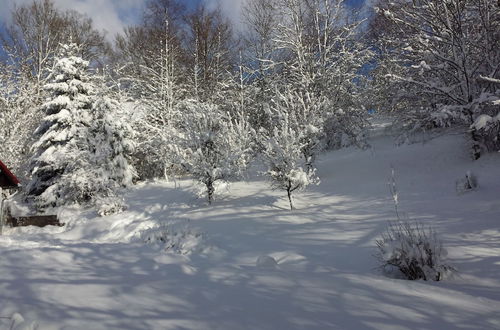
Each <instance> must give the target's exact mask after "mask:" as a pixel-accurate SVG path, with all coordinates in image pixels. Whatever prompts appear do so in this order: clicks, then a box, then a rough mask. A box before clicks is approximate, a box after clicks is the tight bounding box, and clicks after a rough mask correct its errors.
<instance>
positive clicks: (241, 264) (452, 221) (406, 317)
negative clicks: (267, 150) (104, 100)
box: [0, 126, 500, 330]
mask: <svg viewBox="0 0 500 330" xmlns="http://www.w3.org/2000/svg"><path fill="white" fill-rule="evenodd" d="M371 144H372V149H369V150H365V151H362V150H357V149H346V150H342V151H336V152H331V153H327V154H325V155H323V156H322V157H321V159H320V161H319V164H318V174H319V176H320V177H321V181H322V182H321V184H320V185H319V186H314V187H311V188H310V189H308V190H307V191H306V192H304V193H302V194H300V195H297V199H296V204H297V208H298V209H297V210H294V211H290V210H288V201H287V199H286V196H285V195H286V193H285V192H281V191H272V190H270V189H269V188H268V187H269V185H268V183H267V182H265V181H264V180H263V179H262V178H259V177H257V176H256V177H254V178H249V179H248V181H247V182H240V183H236V184H233V185H231V186H230V188H229V190H227V191H223V192H222V193H221V196H219V199H218V200H217V201H216V202H215V203H214V204H213V205H212V206H209V205H207V204H206V203H205V201H204V200H203V199H201V198H198V197H197V187H195V186H194V185H193V184H192V183H190V182H189V181H179V182H177V183H175V184H174V183H164V182H156V183H149V184H143V185H139V186H137V187H136V188H135V189H134V190H133V191H130V192H129V193H127V195H126V201H127V203H128V205H129V209H128V210H127V211H126V212H124V213H121V214H118V215H113V216H109V217H103V218H101V217H97V215H96V214H95V213H94V212H93V211H89V210H77V209H66V210H63V211H62V212H61V213H60V217H61V219H62V221H63V222H66V223H67V225H66V227H62V228H55V227H51V228H44V229H38V228H30V227H27V228H21V229H19V228H17V229H9V230H7V231H6V232H5V233H4V235H3V236H0V317H5V318H0V329H4V328H5V329H9V327H10V325H11V321H10V320H8V319H6V318H10V317H11V316H12V315H13V314H14V313H20V314H21V315H22V316H23V317H24V319H25V320H26V321H27V322H28V321H36V322H37V323H38V324H39V326H40V327H39V328H40V329H203V330H205V329H228V330H234V329H384V330H386V329H500V197H499V196H500V154H490V155H485V156H484V157H482V158H481V159H480V160H479V161H475V162H474V161H472V160H470V158H469V155H468V154H467V152H466V150H467V146H466V140H465V139H464V138H463V137H462V136H461V135H457V134H449V135H444V136H441V137H439V138H435V139H432V140H429V141H426V142H425V143H415V144H411V145H402V146H395V145H394V142H393V138H392V137H389V136H386V134H384V131H383V127H382V126H380V127H378V128H377V127H376V129H375V130H374V132H373V138H372V141H371ZM391 166H393V167H394V168H395V171H396V180H397V182H398V189H399V200H400V205H399V208H400V210H401V211H402V212H405V213H407V214H408V216H409V217H410V218H412V219H416V220H419V221H421V222H423V223H425V224H431V225H432V226H433V227H434V228H435V229H436V231H437V232H438V234H439V235H440V237H441V238H442V241H443V243H444V245H445V247H446V248H447V250H448V259H449V262H450V263H451V264H452V265H454V266H455V267H456V268H457V269H458V274H457V275H455V276H454V277H453V278H449V279H446V280H445V281H442V282H425V281H405V280H400V279H395V278H390V277H388V276H386V275H383V274H382V273H381V272H380V271H379V270H378V269H377V264H376V261H375V259H374V258H373V254H374V253H375V252H376V250H375V240H376V239H377V238H378V237H379V235H380V234H381V233H382V232H383V231H384V230H385V228H386V225H387V222H388V221H389V220H392V219H394V218H395V214H394V206H393V204H392V201H391V197H390V194H389V189H388V186H387V181H388V178H389V176H390V172H391ZM467 170H472V172H474V173H475V174H476V175H477V177H478V180H479V189H477V190H476V191H472V192H468V193H464V194H457V193H456V191H455V181H456V180H457V179H460V178H462V177H464V176H465V173H466V171H467ZM159 223H165V224H168V225H167V226H165V227H164V228H163V229H164V230H165V231H168V230H170V231H171V233H170V234H168V235H170V236H169V237H170V238H172V239H173V241H169V243H167V244H170V245H168V247H169V251H164V250H165V244H163V243H161V242H157V243H155V244H150V243H144V241H145V240H147V238H148V237H153V236H152V234H151V233H154V232H158V230H156V231H155V230H152V229H151V228H154V227H155V226H157V225H158V224H159ZM175 233H177V236H175ZM179 233H180V234H182V235H180V234H179ZM171 242H173V243H175V244H171ZM160 243H161V244H160ZM2 326H3V328H2Z"/></svg>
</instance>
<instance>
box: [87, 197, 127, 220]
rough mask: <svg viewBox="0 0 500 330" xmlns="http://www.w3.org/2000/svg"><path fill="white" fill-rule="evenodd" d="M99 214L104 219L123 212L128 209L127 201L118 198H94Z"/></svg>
mask: <svg viewBox="0 0 500 330" xmlns="http://www.w3.org/2000/svg"><path fill="white" fill-rule="evenodd" d="M93 203H94V204H95V207H96V210H97V213H98V214H99V215H100V216H101V217H103V216H106V215H110V214H116V213H120V212H123V211H125V210H126V209H127V205H126V204H125V200H124V199H123V198H121V197H118V196H109V197H102V196H97V197H95V198H94V201H93Z"/></svg>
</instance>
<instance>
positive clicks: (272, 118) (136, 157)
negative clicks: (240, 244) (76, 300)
mask: <svg viewBox="0 0 500 330" xmlns="http://www.w3.org/2000/svg"><path fill="white" fill-rule="evenodd" d="M242 19H243V24H244V26H245V28H244V29H243V32H241V31H236V30H235V28H234V26H233V25H232V23H231V21H230V20H229V19H228V18H227V17H225V16H224V15H223V14H222V11H221V10H220V9H215V10H211V9H208V8H207V7H205V6H203V5H200V6H198V7H197V8H195V9H193V10H188V9H187V8H186V7H185V6H183V4H182V1H178V0H149V1H147V3H146V6H145V8H144V12H143V13H142V20H141V21H140V23H138V24H136V25H134V26H129V27H127V28H126V29H125V31H124V33H123V34H122V35H119V36H116V38H115V40H114V42H113V43H112V44H111V43H110V42H109V41H108V40H109V39H107V38H106V36H105V35H104V34H103V32H101V31H98V30H96V29H95V28H94V27H93V25H92V20H91V18H88V17H85V16H84V15H81V14H78V13H76V12H74V11H61V10H59V9H58V8H57V7H56V6H55V5H54V3H53V2H52V1H51V0H34V1H33V2H32V3H30V4H26V5H23V6H19V7H16V8H15V9H14V10H13V11H12V19H11V23H10V25H9V26H8V27H6V29H5V33H4V34H3V35H2V37H1V39H0V42H1V45H2V49H3V52H4V56H3V58H2V61H1V63H0V85H1V86H2V91H1V92H0V123H1V126H0V136H2V140H3V141H4V142H3V143H2V145H0V157H2V159H3V160H4V161H6V162H8V163H9V164H10V165H11V166H12V167H13V168H15V169H16V170H17V172H18V173H24V174H25V177H26V181H27V182H29V184H28V186H29V187H30V189H28V194H29V195H30V196H31V197H33V198H35V199H36V200H38V202H39V207H40V208H44V207H49V206H56V205H57V204H58V203H59V201H62V200H64V203H66V202H68V201H69V202H71V201H73V202H84V201H89V200H92V201H94V203H97V202H96V200H99V198H100V197H102V196H104V197H106V198H109V197H110V196H115V197H116V196H117V193H116V191H118V190H119V188H120V187H124V186H128V185H129V184H130V183H131V182H132V181H136V180H145V179H151V178H158V177H171V176H178V175H186V174H187V175H191V176H193V177H194V178H195V179H198V180H199V181H200V182H201V183H202V184H204V185H205V186H206V191H207V198H208V201H209V202H211V201H212V199H213V197H214V192H215V189H216V187H217V183H218V182H219V181H229V180H233V179H237V178H239V177H241V175H242V174H243V173H244V172H245V170H246V168H247V167H248V166H249V165H250V164H251V162H252V160H255V159H258V160H260V161H262V162H264V163H265V164H266V165H267V168H268V170H267V172H266V175H267V176H268V177H269V179H270V181H271V183H272V184H273V186H274V187H277V188H279V189H283V190H286V192H287V194H288V197H289V201H290V207H291V208H293V198H292V195H293V192H294V191H296V190H300V189H303V188H305V187H306V186H308V185H309V184H313V183H317V182H319V179H318V177H317V173H316V170H315V160H316V157H317V156H318V154H319V153H320V152H322V151H324V150H326V149H338V148H341V147H344V146H348V145H356V146H359V147H366V146H367V145H368V141H367V138H366V131H367V128H368V127H369V122H368V118H369V116H368V114H367V112H368V110H371V109H376V111H378V112H385V113H389V114H390V115H392V116H393V117H394V118H395V119H396V121H397V123H399V124H400V126H401V132H402V133H403V134H411V133H413V132H415V131H420V130H426V129H439V128H440V127H447V126H456V127H461V128H464V132H466V133H467V134H468V135H469V136H470V140H471V150H472V154H473V157H474V158H476V159H477V158H479V157H480V155H481V153H482V152H484V151H492V150H498V149H499V148H500V140H499V134H500V133H499V132H500V129H499V126H500V113H499V110H498V109H499V107H500V101H499V99H500V92H499V88H498V87H499V81H500V72H499V71H500V54H499V51H498V49H499V48H500V47H499V46H500V45H499V43H500V35H499V33H500V26H499V25H500V13H499V8H498V6H497V4H496V2H495V1H494V0H471V1H465V0H450V1H437V0H420V1H411V2H409V1H405V0H401V1H386V0H380V1H379V2H378V4H377V8H376V11H375V12H374V13H373V15H372V16H371V17H369V18H365V19H358V18H357V16H356V15H355V13H354V12H353V10H352V8H351V7H349V6H347V5H346V4H345V2H344V1H342V0H248V1H246V3H245V5H244V7H243V12H242ZM478 22H480V24H478ZM82 61H83V62H82ZM82 63H87V64H86V65H82ZM58 70H59V71H58ZM57 72H59V73H57ZM87 76H88V77H87ZM80 81H81V82H82V83H80ZM86 84H89V85H88V86H87V85H86ZM75 86H80V87H75ZM82 86H87V87H82ZM82 95H83V96H85V97H88V98H89V99H88V100H87V101H86V102H87V103H86V102H81V97H82ZM63 96H64V97H66V98H67V99H64V100H65V102H66V101H68V100H69V101H71V102H69V101H68V102H66V103H65V102H62V103H61V102H60V101H61V100H62V99H63ZM85 97H83V98H85ZM55 100H57V102H56V101H55ZM68 109H70V110H71V111H69V113H70V115H69V117H64V116H63V115H65V112H64V110H68ZM86 116H87V118H85V117H86ZM56 117H57V118H56ZM68 118H71V120H69V119H68ZM89 118H90V121H89ZM111 118H113V119H111ZM56 123H57V124H56ZM49 126H50V127H51V129H53V130H54V132H53V133H51V134H49V135H47V134H48V133H47V132H49V131H50V130H46V129H47V127H49ZM41 127H43V128H41ZM64 130H68V131H70V132H72V134H73V133H75V132H78V133H75V134H74V135H71V134H69V135H68V134H66V135H64V138H63V139H59V140H57V139H54V137H55V136H58V134H59V133H60V132H61V131H64ZM56 133H57V134H56ZM96 136H100V139H99V142H98V143H97V142H96ZM59 137H60V134H59ZM41 141H45V142H41ZM47 141H50V143H48V142H47ZM44 143H45V144H44ZM47 143H48V144H47ZM92 144H93V145H98V146H99V147H97V148H93V147H92V148H91V147H88V146H86V147H84V145H92ZM63 145H65V148H66V147H67V146H68V145H72V147H71V148H69V149H65V151H64V152H61V153H60V155H61V156H60V157H59V158H58V159H59V160H61V158H64V157H66V158H64V161H62V162H61V163H60V164H59V165H60V166H59V167H57V168H56V167H54V166H53V165H54V163H50V162H51V161H52V162H53V161H54V160H53V159H52V158H50V157H46V156H43V157H42V155H44V153H45V152H47V150H52V149H53V148H56V146H57V147H61V146H63ZM51 148H52V149H51ZM82 153H83V154H84V156H82V155H83V154H82ZM75 155H80V156H75ZM116 157H118V158H116ZM82 159H83V160H85V161H82ZM105 159H107V160H110V159H115V161H105ZM117 159H119V160H117ZM77 160H78V161H77ZM101 164H106V165H101ZM89 167H91V168H94V169H96V170H97V169H98V170H99V171H100V174H99V175H100V177H101V178H102V179H101V182H103V186H102V187H96V186H95V185H93V184H90V183H89V182H87V181H85V179H84V178H88V181H92V178H95V175H96V174H95V173H94V174H93V175H90V176H89V175H87V176H84V175H83V174H82V173H83V172H85V170H84V168H86V169H88V168H89ZM41 168H51V170H50V171H48V172H46V173H44V174H42V172H43V171H41V170H40V169H41ZM82 171H83V172H82ZM75 173H80V174H77V175H75ZM41 178H44V179H43V180H42V179H41ZM66 179H67V180H69V181H68V182H71V184H69V183H64V184H62V182H63V181H62V180H66ZM77 179H78V180H77ZM71 180H73V181H71ZM42 182H45V183H43V184H42ZM105 182H107V183H109V184H104V183H105ZM56 183H57V184H58V186H59V187H65V188H64V189H67V187H73V188H71V189H70V191H62V190H58V189H59V188H58V189H56V188H54V187H55V185H56ZM82 187H86V188H85V189H86V190H85V192H83V191H82ZM75 191H77V192H78V191H79V192H78V193H75ZM43 194H45V195H43ZM49 195H50V196H49ZM40 196H45V197H40ZM63 196H64V198H63ZM68 196H73V197H68ZM96 196H97V197H96ZM115 202H116V201H115ZM115 202H113V203H115ZM113 203H112V204H113ZM115 204H119V203H118V202H116V203H115ZM117 207H118V208H119V206H117Z"/></svg>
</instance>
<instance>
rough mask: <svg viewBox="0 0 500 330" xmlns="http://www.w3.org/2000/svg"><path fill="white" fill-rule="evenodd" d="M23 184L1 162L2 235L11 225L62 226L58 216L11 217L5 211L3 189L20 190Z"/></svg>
mask: <svg viewBox="0 0 500 330" xmlns="http://www.w3.org/2000/svg"><path fill="white" fill-rule="evenodd" d="M20 188H21V184H20V182H19V180H18V179H17V178H16V176H15V175H14V174H12V172H11V171H10V170H9V169H8V168H7V166H5V164H4V163H2V161H0V234H1V233H2V228H3V226H4V225H5V224H6V225H10V226H12V227H18V226H38V227H45V226H49V225H52V226H62V225H64V224H61V223H60V222H59V220H58V219H57V216H56V215H27V216H20V217H14V216H12V215H11V213H10V210H9V209H7V210H4V202H3V189H9V190H12V189H20Z"/></svg>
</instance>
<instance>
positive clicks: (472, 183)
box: [455, 171, 478, 194]
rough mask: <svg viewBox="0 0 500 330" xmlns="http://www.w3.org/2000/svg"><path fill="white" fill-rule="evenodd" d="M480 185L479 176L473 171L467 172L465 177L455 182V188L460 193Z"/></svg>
mask: <svg viewBox="0 0 500 330" xmlns="http://www.w3.org/2000/svg"><path fill="white" fill-rule="evenodd" d="M477 187H478V183H477V177H476V176H475V175H474V173H472V172H471V171H467V173H465V177H464V178H461V179H459V180H457V181H456V182H455V189H456V191H457V193H458V194H462V193H464V192H466V191H470V190H474V189H476V188H477Z"/></svg>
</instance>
